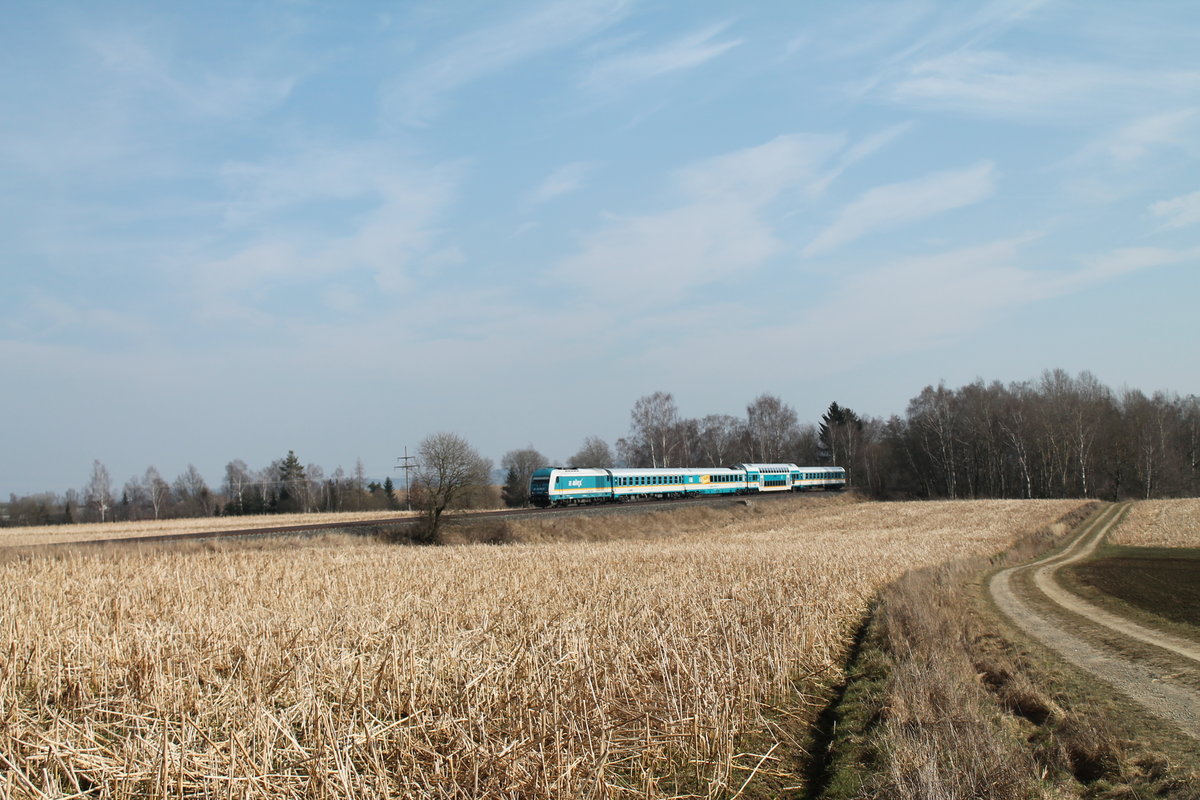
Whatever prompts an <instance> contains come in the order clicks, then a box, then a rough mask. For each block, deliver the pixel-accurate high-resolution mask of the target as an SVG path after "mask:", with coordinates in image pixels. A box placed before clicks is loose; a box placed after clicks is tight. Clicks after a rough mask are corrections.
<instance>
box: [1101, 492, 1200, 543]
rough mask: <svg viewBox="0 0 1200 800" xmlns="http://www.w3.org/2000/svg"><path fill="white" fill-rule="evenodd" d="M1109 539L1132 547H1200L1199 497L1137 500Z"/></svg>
mask: <svg viewBox="0 0 1200 800" xmlns="http://www.w3.org/2000/svg"><path fill="white" fill-rule="evenodd" d="M1109 542H1110V543H1111V544H1118V545H1129V546H1132V547H1200V499H1195V498H1189V499H1186V500H1143V501H1140V502H1137V503H1134V504H1133V509H1132V510H1131V511H1130V512H1129V516H1128V517H1126V518H1125V521H1124V522H1122V523H1121V525H1120V526H1119V527H1118V528H1117V529H1116V530H1115V531H1114V532H1113V534H1112V535H1111V536H1110V537H1109Z"/></svg>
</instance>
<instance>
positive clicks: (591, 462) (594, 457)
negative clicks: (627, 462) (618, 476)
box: [567, 436, 613, 469]
mask: <svg viewBox="0 0 1200 800" xmlns="http://www.w3.org/2000/svg"><path fill="white" fill-rule="evenodd" d="M567 466H568V467H574V468H577V469H578V468H580V467H594V468H597V469H600V468H603V467H611V466H613V455H612V450H611V449H610V448H609V446H608V442H606V441H604V440H603V439H601V438H600V437H599V436H589V437H587V438H586V439H584V440H583V446H582V447H580V448H579V452H578V453H576V454H575V455H573V456H571V457H570V458H569V459H568V460H567Z"/></svg>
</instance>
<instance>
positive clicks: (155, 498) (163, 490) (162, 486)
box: [146, 467, 171, 519]
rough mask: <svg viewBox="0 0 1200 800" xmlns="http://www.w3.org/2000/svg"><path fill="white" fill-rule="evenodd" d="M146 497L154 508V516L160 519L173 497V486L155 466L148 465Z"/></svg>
mask: <svg viewBox="0 0 1200 800" xmlns="http://www.w3.org/2000/svg"><path fill="white" fill-rule="evenodd" d="M146 497H147V498H148V499H149V501H150V507H151V508H152V509H154V518H155V519H159V518H160V516H161V515H162V512H163V511H164V510H165V507H166V504H167V501H168V500H169V499H170V497H171V487H170V486H169V485H168V484H167V482H166V481H165V480H163V477H162V475H159V474H158V470H157V469H156V468H154V467H146Z"/></svg>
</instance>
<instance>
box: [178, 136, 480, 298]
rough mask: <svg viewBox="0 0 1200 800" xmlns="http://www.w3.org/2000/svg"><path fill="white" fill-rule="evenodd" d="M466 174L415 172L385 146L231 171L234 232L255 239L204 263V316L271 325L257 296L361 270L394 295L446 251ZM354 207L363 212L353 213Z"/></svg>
mask: <svg viewBox="0 0 1200 800" xmlns="http://www.w3.org/2000/svg"><path fill="white" fill-rule="evenodd" d="M460 172H461V169H460V166H459V165H453V164H451V165H443V166H440V167H422V166H417V165H413V164H410V163H408V162H407V160H405V159H404V158H403V157H402V156H400V155H398V154H395V153H392V152H389V151H387V150H385V149H382V148H380V147H377V146H358V147H347V148H331V147H312V148H309V149H306V150H302V151H299V152H296V153H293V154H291V155H289V156H287V157H280V158H276V159H272V160H270V161H265V162H260V163H236V164H229V165H226V166H225V168H224V169H223V170H222V173H223V175H224V177H225V178H226V182H227V184H228V185H229V187H230V189H231V191H232V194H233V198H232V199H231V200H230V201H229V204H228V208H227V213H226V223H227V225H228V227H229V229H230V231H231V232H232V233H233V234H235V235H237V236H245V235H246V234H249V235H250V237H251V238H250V241H249V242H248V243H245V244H242V245H241V246H239V247H237V248H236V249H233V250H232V251H231V252H228V253H227V254H225V255H220V256H215V257H214V256H210V257H207V258H200V259H199V260H198V261H199V263H198V265H197V266H196V268H195V281H196V285H197V289H198V291H197V297H198V299H199V301H200V304H201V315H202V316H204V317H210V318H211V317H216V318H222V317H228V316H230V315H233V316H235V317H236V318H239V319H244V320H247V321H256V322H264V321H267V320H269V317H263V316H262V313H261V312H260V311H257V310H255V308H254V303H253V300H254V295H255V293H256V292H258V291H260V290H262V289H264V288H266V287H268V286H274V285H289V284H303V283H305V282H311V281H316V280H320V279H328V278H330V277H331V276H334V275H338V274H342V273H348V272H352V271H365V272H367V273H369V274H370V275H371V276H372V277H373V279H374V281H375V284H376V286H377V287H378V288H380V289H383V290H384V291H387V292H397V291H400V290H402V289H404V288H406V287H407V286H408V285H409V277H408V273H409V270H410V269H411V267H412V265H413V264H414V263H415V262H416V261H417V260H418V259H421V258H422V257H425V256H427V255H428V254H429V253H430V252H431V251H432V249H433V248H434V247H436V245H437V243H438V239H439V236H440V232H439V230H438V228H437V222H438V220H439V219H440V218H441V217H442V215H443V214H444V212H445V211H446V209H447V208H448V206H449V204H450V202H451V201H452V199H453V198H454V196H455V194H456V189H457V184H458V181H459V173H460ZM347 204H353V206H354V207H355V208H356V209H357V212H356V213H347V212H346V205H347ZM330 208H332V209H334V210H335V213H328V211H327V210H328V209H330ZM326 218H328V219H330V220H333V222H327V221H326ZM314 219H316V220H319V221H317V222H314ZM210 252H211V250H210ZM235 298H238V299H235Z"/></svg>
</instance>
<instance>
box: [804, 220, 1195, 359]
mask: <svg viewBox="0 0 1200 800" xmlns="http://www.w3.org/2000/svg"><path fill="white" fill-rule="evenodd" d="M1038 238H1040V237H1039V236H1038V235H1036V234H1030V235H1026V236H1021V237H1018V238H1014V239H1006V240H1001V241H996V242H989V243H986V244H982V245H977V246H974V247H969V248H962V249H957V250H952V251H947V252H944V253H938V254H936V255H930V256H921V257H917V258H908V259H902V260H899V261H895V262H893V263H889V264H885V265H883V266H881V267H876V268H874V269H869V270H866V271H862V272H853V273H849V272H848V273H847V278H846V279H845V280H844V281H843V283H842V284H841V286H840V288H839V290H838V291H837V293H836V294H835V295H833V296H832V297H831V298H830V299H829V300H828V301H827V302H825V303H824V304H822V305H821V306H820V307H818V308H815V309H813V310H811V311H809V312H808V313H807V314H805V315H804V316H803V317H802V318H801V320H800V322H799V323H798V324H797V325H796V326H795V331H799V332H803V331H812V330H826V329H836V330H838V331H839V352H840V353H841V355H842V356H844V358H845V360H846V363H847V364H853V363H860V362H862V361H866V360H868V359H870V358H877V357H879V356H880V355H886V354H891V353H898V352H913V351H918V350H922V349H925V348H927V347H929V346H931V345H934V344H936V343H938V342H940V341H943V340H945V339H946V338H947V337H950V336H954V335H957V334H961V333H963V332H965V331H970V330H976V329H979V328H981V327H984V326H986V325H987V324H988V323H989V322H991V321H992V320H993V319H994V318H995V317H996V315H998V314H1000V313H1003V312H1004V311H1005V310H1007V309H1012V308H1017V307H1021V306H1025V305H1029V304H1032V303H1037V302H1041V301H1045V300H1049V299H1052V298H1056V297H1061V296H1065V295H1069V294H1073V293H1077V292H1080V291H1084V290H1086V289H1088V288H1090V287H1093V286H1097V285H1100V284H1103V283H1105V282H1107V281H1112V280H1115V279H1118V278H1120V277H1122V276H1125V275H1129V274H1131V273H1133V272H1137V271H1139V270H1146V269H1153V268H1155V267H1161V266H1168V265H1171V264H1179V263H1186V262H1188V261H1195V260H1197V259H1200V248H1192V249H1190V250H1169V249H1163V248H1122V249H1117V250H1113V251H1111V252H1108V253H1102V254H1097V255H1093V256H1089V257H1087V258H1084V259H1081V260H1080V265H1079V266H1078V267H1077V268H1076V269H1074V270H1070V271H1048V270H1043V269H1037V268H1032V267H1030V266H1028V265H1027V264H1024V263H1022V262H1027V261H1028V259H1027V258H1024V257H1023V256H1022V252H1021V251H1022V249H1023V248H1024V246H1025V245H1026V244H1028V243H1030V242H1032V241H1034V240H1036V239H1038ZM791 330H792V329H791V328H789V331H791ZM897 332H903V335H897ZM783 333H784V335H785V336H789V335H791V333H789V332H786V331H785V332H783Z"/></svg>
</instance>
